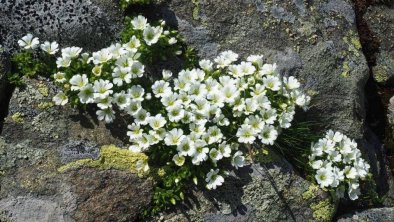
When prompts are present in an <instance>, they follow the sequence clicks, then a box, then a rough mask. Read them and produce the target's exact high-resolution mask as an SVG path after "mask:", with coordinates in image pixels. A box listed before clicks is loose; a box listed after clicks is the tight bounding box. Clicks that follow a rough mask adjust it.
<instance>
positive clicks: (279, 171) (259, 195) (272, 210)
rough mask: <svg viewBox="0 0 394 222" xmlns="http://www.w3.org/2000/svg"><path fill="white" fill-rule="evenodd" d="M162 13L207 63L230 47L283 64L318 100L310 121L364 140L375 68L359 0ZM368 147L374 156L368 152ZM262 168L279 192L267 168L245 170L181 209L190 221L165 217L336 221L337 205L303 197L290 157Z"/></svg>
mask: <svg viewBox="0 0 394 222" xmlns="http://www.w3.org/2000/svg"><path fill="white" fill-rule="evenodd" d="M157 13H161V15H162V17H164V19H165V20H166V21H167V23H168V24H170V25H173V26H175V27H177V28H178V29H179V31H180V33H181V34H182V35H183V36H184V37H185V40H186V42H187V43H188V44H189V45H191V46H192V47H194V48H195V49H196V50H197V52H198V54H199V56H200V57H201V58H210V59H212V58H214V57H215V56H216V55H217V54H218V52H220V51H225V50H233V51H234V52H237V53H239V54H240V55H241V57H243V58H245V57H246V56H247V55H250V54H263V55H264V56H265V59H266V61H267V62H270V63H271V62H276V63H277V64H278V66H279V69H280V71H281V73H283V75H286V76H288V75H294V76H296V77H297V78H299V79H300V80H301V81H302V83H303V86H304V87H305V88H306V89H308V93H309V94H310V95H311V96H312V103H311V107H310V110H309V111H308V112H307V113H304V114H302V115H303V118H305V119H307V120H310V121H316V122H318V123H321V125H322V126H323V128H325V129H333V130H340V131H341V132H343V133H345V134H346V135H348V136H349V137H352V138H355V139H357V140H358V141H362V140H364V125H363V122H364V119H365V115H366V114H365V112H366V110H365V107H364V87H365V84H366V82H367V79H368V77H369V69H368V66H367V63H366V60H365V57H364V55H363V53H362V51H361V44H360V41H359V37H358V32H357V29H356V21H355V13H354V10H353V7H352V2H351V1H349V0H331V1H314V2H308V3H306V2H305V1H278V0H274V1H268V2H267V1H260V0H246V1H245V0H242V1H241V0H236V1H233V2H232V3H231V4H229V3H228V1H225V0H217V1H205V0H197V1H187V0H172V1H170V2H169V4H168V7H164V8H162V9H161V10H158V12H157ZM320 130H321V131H323V129H320ZM360 144H362V143H360ZM361 148H362V149H363V152H366V149H367V148H366V147H363V146H361ZM371 152H375V151H374V150H372V151H371ZM261 164H262V167H263V169H264V168H267V169H268V172H269V174H272V175H273V176H272V178H273V180H274V181H275V183H276V184H277V186H278V187H279V189H278V190H279V192H278V193H279V194H278V193H276V192H275V190H274V188H273V187H272V184H271V183H270V182H269V179H268V178H269V176H268V173H266V172H264V171H263V174H262V175H260V176H259V174H258V173H257V171H256V169H259V166H258V165H257V166H255V165H254V166H252V167H251V172H244V171H242V172H244V173H242V174H241V175H242V176H241V177H240V179H234V180H231V181H227V184H229V185H224V187H223V188H221V189H222V191H220V189H219V190H218V191H215V192H203V194H197V195H196V196H197V199H196V201H195V202H196V204H195V205H193V204H192V207H191V210H187V209H182V210H180V211H182V212H183V214H184V216H182V214H181V213H179V212H178V213H174V214H170V215H163V217H164V218H165V219H167V220H168V221H186V220H187V219H186V218H188V219H191V220H192V221H267V220H268V221H289V220H294V219H295V220H296V221H308V220H313V221H319V220H321V221H330V218H331V216H332V214H333V212H335V209H336V206H335V204H332V203H330V202H329V201H327V202H325V201H326V200H325V199H324V198H321V197H320V198H316V199H315V202H314V203H313V204H312V203H310V202H308V201H307V200H304V199H303V198H302V193H303V192H305V191H306V190H308V187H309V186H310V184H309V183H308V182H307V181H305V179H303V178H301V177H299V176H297V175H296V173H295V172H294V169H292V168H291V167H289V166H287V164H286V161H285V160H283V159H280V160H278V161H277V162H275V163H274V164H271V165H270V164H265V163H261ZM248 177H249V179H247V178H248ZM255 191H257V192H255ZM229 193H231V195H229ZM281 195H282V196H281ZM210 197H211V198H210ZM281 199H283V200H284V202H285V203H286V204H284V205H282V204H283V202H282V201H281ZM209 200H211V201H209ZM198 203H200V205H198ZM286 205H287V207H286ZM199 206H200V207H199ZM289 209H290V210H289ZM313 209H319V210H320V209H323V210H322V211H318V212H314V210H313ZM290 211H291V212H292V213H290Z"/></svg>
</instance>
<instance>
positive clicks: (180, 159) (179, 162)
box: [172, 154, 185, 166]
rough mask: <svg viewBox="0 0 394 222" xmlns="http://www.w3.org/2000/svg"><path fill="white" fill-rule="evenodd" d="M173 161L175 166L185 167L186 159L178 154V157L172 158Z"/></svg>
mask: <svg viewBox="0 0 394 222" xmlns="http://www.w3.org/2000/svg"><path fill="white" fill-rule="evenodd" d="M172 161H174V163H175V165H177V166H183V164H185V157H184V156H180V155H178V154H176V155H175V156H174V157H173V158H172Z"/></svg>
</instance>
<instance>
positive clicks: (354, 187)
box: [348, 182, 361, 200]
mask: <svg viewBox="0 0 394 222" xmlns="http://www.w3.org/2000/svg"><path fill="white" fill-rule="evenodd" d="M360 194H361V192H360V189H359V184H358V183H352V182H350V183H349V192H348V195H349V198H350V199H351V200H356V199H358V195H360Z"/></svg>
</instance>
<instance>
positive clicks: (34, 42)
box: [18, 33, 40, 49]
mask: <svg viewBox="0 0 394 222" xmlns="http://www.w3.org/2000/svg"><path fill="white" fill-rule="evenodd" d="M18 44H19V46H20V47H21V48H24V49H36V48H37V47H38V45H39V44H40V41H39V40H38V38H37V37H34V38H33V35H32V34H30V33H29V34H27V35H25V36H23V37H22V39H21V40H19V41H18Z"/></svg>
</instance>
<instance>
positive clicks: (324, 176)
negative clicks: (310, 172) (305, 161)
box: [315, 168, 334, 188]
mask: <svg viewBox="0 0 394 222" xmlns="http://www.w3.org/2000/svg"><path fill="white" fill-rule="evenodd" d="M315 179H316V181H317V183H318V184H319V185H320V187H321V188H324V187H328V186H330V185H331V183H332V182H333V180H334V178H333V174H332V171H331V170H329V169H326V168H321V169H318V170H317V171H316V176H315Z"/></svg>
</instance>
